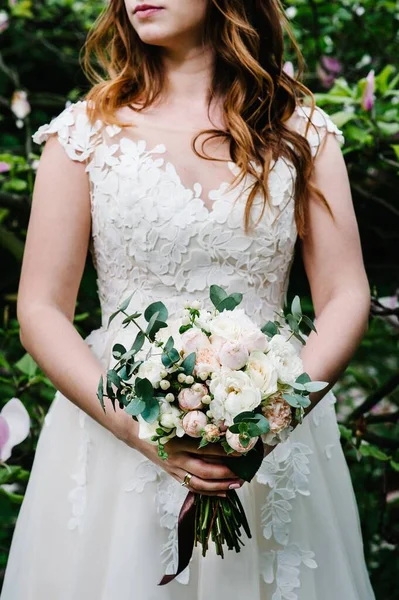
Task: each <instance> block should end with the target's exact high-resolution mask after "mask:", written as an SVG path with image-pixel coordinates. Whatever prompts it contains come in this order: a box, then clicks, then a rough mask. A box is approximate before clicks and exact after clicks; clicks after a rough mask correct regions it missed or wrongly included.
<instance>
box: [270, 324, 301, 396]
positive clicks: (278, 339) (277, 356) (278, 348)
mask: <svg viewBox="0 0 399 600" xmlns="http://www.w3.org/2000/svg"><path fill="white" fill-rule="evenodd" d="M267 356H268V357H269V358H270V360H271V361H272V362H273V364H274V365H275V367H276V369H277V376H278V379H279V381H280V382H281V383H286V384H290V385H292V384H293V383H294V381H295V380H296V378H297V377H299V375H301V373H303V363H302V360H301V358H300V356H299V355H298V352H297V350H296V348H295V347H294V346H293V344H291V343H290V342H288V341H287V339H286V338H285V337H284V336H283V335H274V336H273V337H272V338H271V340H270V341H269V349H268V352H267Z"/></svg>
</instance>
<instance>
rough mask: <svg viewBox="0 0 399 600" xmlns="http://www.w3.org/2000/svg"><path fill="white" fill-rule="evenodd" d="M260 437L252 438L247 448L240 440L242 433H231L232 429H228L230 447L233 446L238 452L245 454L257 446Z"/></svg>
mask: <svg viewBox="0 0 399 600" xmlns="http://www.w3.org/2000/svg"><path fill="white" fill-rule="evenodd" d="M258 439H259V438H257V437H256V438H251V439H250V441H249V444H248V446H247V447H246V448H244V446H243V445H242V444H241V442H240V434H239V433H231V431H230V430H228V431H226V440H227V443H228V445H229V446H230V448H233V450H235V451H236V452H240V453H241V454H243V453H244V452H249V451H250V450H252V448H253V447H254V446H255V444H256V442H257V441H258Z"/></svg>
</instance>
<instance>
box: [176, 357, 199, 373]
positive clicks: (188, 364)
mask: <svg viewBox="0 0 399 600" xmlns="http://www.w3.org/2000/svg"><path fill="white" fill-rule="evenodd" d="M196 357H197V355H196V353H195V352H192V353H191V354H189V355H188V356H186V358H185V359H184V360H183V362H182V364H181V365H180V366H181V368H182V369H183V371H184V373H185V374H186V375H191V374H192V372H193V370H194V367H195V360H196Z"/></svg>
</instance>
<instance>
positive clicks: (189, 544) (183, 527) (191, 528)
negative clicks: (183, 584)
mask: <svg viewBox="0 0 399 600" xmlns="http://www.w3.org/2000/svg"><path fill="white" fill-rule="evenodd" d="M177 523H178V524H177V542H178V548H179V550H178V555H179V560H178V565H177V571H176V573H175V574H173V575H164V576H163V577H162V579H161V581H160V583H159V584H158V585H166V584H167V583H169V582H170V581H173V580H174V579H175V578H176V577H177V576H178V575H180V573H181V572H182V571H184V569H185V568H186V567H187V566H188V563H189V562H190V560H191V556H192V554H193V548H194V538H195V494H194V493H193V492H189V493H188V494H187V496H186V499H185V500H184V502H183V506H182V507H181V509H180V513H179V518H178V521H177Z"/></svg>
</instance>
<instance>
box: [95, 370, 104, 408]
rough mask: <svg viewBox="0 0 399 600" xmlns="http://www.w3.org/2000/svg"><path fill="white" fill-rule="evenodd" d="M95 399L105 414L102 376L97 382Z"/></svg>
mask: <svg viewBox="0 0 399 600" xmlns="http://www.w3.org/2000/svg"><path fill="white" fill-rule="evenodd" d="M97 398H98V399H99V400H100V404H101V406H102V409H103V411H104V412H105V404H104V382H103V377H102V375H101V377H100V381H99V382H98V388H97Z"/></svg>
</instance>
